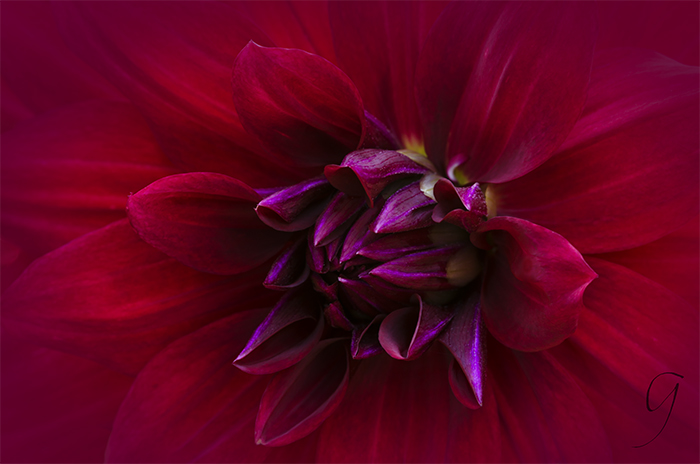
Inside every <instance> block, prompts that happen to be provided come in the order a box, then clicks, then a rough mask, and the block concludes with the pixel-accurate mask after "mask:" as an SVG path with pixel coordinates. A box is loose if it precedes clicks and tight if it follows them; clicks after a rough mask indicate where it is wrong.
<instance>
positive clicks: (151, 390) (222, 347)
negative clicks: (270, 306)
mask: <svg viewBox="0 0 700 464" xmlns="http://www.w3.org/2000/svg"><path fill="white" fill-rule="evenodd" d="M264 316H265V311H264V310H262V311H246V312H243V313H240V314H236V315H233V316H230V317H227V318H225V319H222V320H220V321H217V322H215V323H213V324H210V325H207V326H205V327H203V328H202V329H200V330H198V331H196V332H194V333H192V334H190V335H188V336H186V337H183V338H181V339H180V340H177V341H176V342H174V343H172V344H170V345H168V347H167V348H165V349H164V350H163V351H162V352H160V353H159V354H158V356H156V357H155V358H154V359H153V361H152V362H150V363H149V364H148V366H146V367H145V368H144V370H143V371H141V373H140V374H139V376H138V377H137V378H136V381H135V382H134V386H133V388H132V389H131V391H130V392H129V395H128V397H127V398H126V400H125V401H124V403H123V404H122V407H121V408H120V410H119V414H118V415H117V419H116V421H115V424H114V431H113V432H112V435H111V437H110V441H109V445H108V448H107V456H106V458H107V461H108V462H183V461H184V462H192V461H208V462H241V461H243V462H263V461H265V460H269V461H272V462H287V461H289V462H294V461H302V462H303V461H308V460H311V459H313V444H312V443H309V442H308V441H307V442H300V443H298V444H296V445H293V446H292V447H290V448H287V449H281V450H279V451H276V450H272V449H270V448H267V447H263V446H255V441H254V435H253V428H254V421H255V413H256V411H257V405H258V401H259V400H260V396H261V395H262V393H263V390H264V388H265V385H266V383H267V380H268V378H267V377H266V376H255V375H249V374H246V373H244V372H242V371H240V370H238V369H236V368H235V367H233V366H231V359H233V358H234V357H235V356H236V354H237V353H238V351H240V350H241V348H242V347H243V344H244V343H245V340H246V338H247V337H248V335H249V334H250V333H251V332H252V331H253V330H254V329H255V326H256V324H258V323H259V322H260V321H261V319H262V318H263V317H264ZM312 442H313V439H312ZM310 444H311V445H312V448H311V450H309V449H308V447H309V445H310ZM309 451H311V453H309Z"/></svg>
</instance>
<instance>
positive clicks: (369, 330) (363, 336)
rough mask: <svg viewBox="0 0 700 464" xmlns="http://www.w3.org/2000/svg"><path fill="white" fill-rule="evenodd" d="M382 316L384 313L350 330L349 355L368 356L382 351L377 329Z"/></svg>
mask: <svg viewBox="0 0 700 464" xmlns="http://www.w3.org/2000/svg"><path fill="white" fill-rule="evenodd" d="M384 318H385V315H384V314H378V315H377V316H376V317H375V318H374V319H372V321H371V322H370V323H369V324H367V325H365V326H360V327H357V328H355V329H354V330H353V331H352V338H351V339H350V355H351V356H352V358H353V359H365V358H369V357H371V356H374V355H375V354H378V353H380V352H381V351H382V345H381V344H380V340H379V331H380V330H381V329H380V327H381V324H382V320H383V319H384Z"/></svg>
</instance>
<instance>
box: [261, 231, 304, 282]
mask: <svg viewBox="0 0 700 464" xmlns="http://www.w3.org/2000/svg"><path fill="white" fill-rule="evenodd" d="M306 244H307V239H306V236H304V235H302V236H300V237H299V238H297V239H296V240H295V241H292V242H291V243H289V244H288V245H287V248H286V249H285V250H284V251H283V252H282V253H280V255H279V256H278V257H277V259H276V260H275V262H274V263H272V266H271V267H270V272H268V273H267V277H265V282H263V285H264V286H265V287H267V288H270V289H273V290H286V289H289V288H294V287H298V286H299V285H301V284H302V283H304V282H305V281H306V279H308V277H309V273H310V269H309V266H308V265H307V264H306Z"/></svg>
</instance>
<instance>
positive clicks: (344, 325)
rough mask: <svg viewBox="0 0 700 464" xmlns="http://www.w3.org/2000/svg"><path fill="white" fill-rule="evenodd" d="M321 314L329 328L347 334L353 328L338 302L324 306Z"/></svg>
mask: <svg viewBox="0 0 700 464" xmlns="http://www.w3.org/2000/svg"><path fill="white" fill-rule="evenodd" d="M323 314H324V315H325V316H326V320H327V321H328V324H329V325H330V326H331V327H336V328H339V329H343V330H347V331H348V332H349V331H351V330H352V329H354V328H355V326H354V325H353V323H352V322H350V320H349V319H348V318H347V316H345V311H344V310H343V307H342V306H341V304H340V303H339V302H338V301H334V302H333V303H331V304H329V305H328V306H326V308H325V309H324V310H323Z"/></svg>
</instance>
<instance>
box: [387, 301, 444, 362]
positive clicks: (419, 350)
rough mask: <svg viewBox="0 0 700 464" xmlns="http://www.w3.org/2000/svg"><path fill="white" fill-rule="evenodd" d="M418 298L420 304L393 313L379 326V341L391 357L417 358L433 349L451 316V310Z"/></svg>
mask: <svg viewBox="0 0 700 464" xmlns="http://www.w3.org/2000/svg"><path fill="white" fill-rule="evenodd" d="M416 297H417V298H418V305H417V306H415V305H414V306H410V307H408V308H403V309H399V310H397V311H393V312H391V313H390V314H389V315H388V316H387V317H386V318H385V319H384V321H383V322H382V326H381V328H380V329H379V342H380V343H381V344H382V348H384V350H386V352H387V353H389V356H391V357H392V358H396V359H402V360H411V359H416V358H417V357H419V356H420V355H422V354H423V353H425V352H426V351H427V349H428V348H430V345H431V344H432V343H433V341H434V340H435V339H436V338H437V337H438V336H439V335H440V332H441V331H442V329H443V328H444V327H445V325H446V324H447V323H448V322H450V319H452V316H453V312H452V310H450V309H448V308H446V307H444V306H433V305H429V304H427V303H424V302H423V300H422V298H421V297H420V296H418V295H416Z"/></svg>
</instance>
